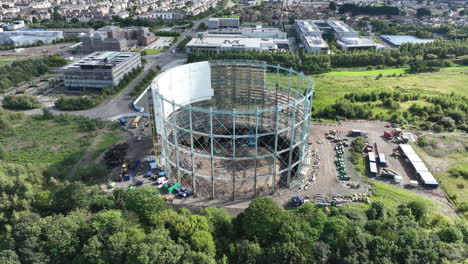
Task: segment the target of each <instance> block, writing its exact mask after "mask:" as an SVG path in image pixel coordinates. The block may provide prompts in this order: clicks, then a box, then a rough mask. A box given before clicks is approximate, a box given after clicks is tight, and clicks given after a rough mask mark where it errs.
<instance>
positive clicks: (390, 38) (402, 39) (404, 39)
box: [380, 35, 434, 47]
mask: <svg viewBox="0 0 468 264" xmlns="http://www.w3.org/2000/svg"><path fill="white" fill-rule="evenodd" d="M380 38H381V39H382V40H384V41H385V42H387V43H389V44H390V45H392V46H396V47H398V46H401V45H402V44H405V43H412V44H421V43H429V42H432V41H434V40H433V39H422V38H417V37H415V36H411V35H380Z"/></svg>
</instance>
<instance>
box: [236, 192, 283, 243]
mask: <svg viewBox="0 0 468 264" xmlns="http://www.w3.org/2000/svg"><path fill="white" fill-rule="evenodd" d="M282 216H283V211H282V209H281V208H280V207H279V206H278V204H277V203H276V202H275V201H273V200H272V199H269V198H263V197H262V198H255V199H253V200H252V202H251V203H250V205H249V207H248V208H247V209H246V210H245V212H244V215H243V217H242V220H241V221H242V223H241V225H242V230H244V232H245V235H246V237H247V238H250V239H254V238H257V239H258V241H259V242H260V243H261V244H270V243H271V242H272V241H273V239H274V237H275V236H276V233H277V231H278V229H279V226H280V225H279V224H280V223H281V218H282Z"/></svg>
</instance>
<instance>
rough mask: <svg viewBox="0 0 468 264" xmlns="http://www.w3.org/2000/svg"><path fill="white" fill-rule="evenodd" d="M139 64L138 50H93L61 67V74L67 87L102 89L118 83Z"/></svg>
mask: <svg viewBox="0 0 468 264" xmlns="http://www.w3.org/2000/svg"><path fill="white" fill-rule="evenodd" d="M140 65H141V57H140V53H138V52H94V53H92V54H90V55H88V56H86V57H85V58H83V59H81V60H80V61H77V62H74V63H71V64H69V65H67V66H65V67H63V68H62V74H63V80H64V84H65V86H66V87H67V88H95V89H96V88H97V89H104V88H109V87H112V86H116V85H118V84H119V82H120V80H122V78H123V77H124V76H125V74H127V73H129V72H130V71H132V70H133V69H136V68H137V67H138V66H140Z"/></svg>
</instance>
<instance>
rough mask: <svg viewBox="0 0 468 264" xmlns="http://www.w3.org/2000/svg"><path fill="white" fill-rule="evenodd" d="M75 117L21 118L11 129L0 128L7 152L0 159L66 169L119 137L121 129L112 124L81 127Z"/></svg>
mask: <svg viewBox="0 0 468 264" xmlns="http://www.w3.org/2000/svg"><path fill="white" fill-rule="evenodd" d="M78 119H79V118H72V117H69V118H62V119H61V118H60V117H55V118H54V119H52V120H42V119H37V118H32V117H24V119H23V120H21V121H20V122H19V123H17V124H15V125H14V126H13V127H12V128H10V129H6V130H0V145H1V146H2V148H3V149H4V150H5V152H6V156H5V158H4V159H3V160H2V162H5V163H12V164H18V165H24V164H31V165H32V166H34V167H35V168H47V167H50V166H57V165H59V166H61V167H62V168H67V166H71V165H73V164H74V163H76V162H77V161H78V160H80V159H81V158H82V157H83V156H84V155H88V156H89V155H91V156H94V157H97V156H98V155H99V154H101V153H102V152H103V151H105V150H106V149H107V148H108V147H109V146H110V145H112V144H114V143H116V142H117V141H119V140H120V139H121V138H122V135H121V132H120V130H116V129H115V128H113V126H112V125H106V127H104V128H103V129H98V130H84V129H83V123H81V122H79V120H78ZM93 162H94V160H93ZM85 165H86V164H85ZM1 167H2V165H1V163H0V168H1Z"/></svg>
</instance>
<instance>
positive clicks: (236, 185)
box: [149, 61, 313, 200]
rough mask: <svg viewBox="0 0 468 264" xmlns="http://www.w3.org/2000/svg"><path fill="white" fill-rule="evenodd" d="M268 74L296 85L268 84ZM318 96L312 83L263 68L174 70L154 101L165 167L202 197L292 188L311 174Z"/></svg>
mask: <svg viewBox="0 0 468 264" xmlns="http://www.w3.org/2000/svg"><path fill="white" fill-rule="evenodd" d="M267 74H275V75H281V76H289V78H290V84H291V85H289V86H285V85H281V84H279V83H275V82H269V81H267ZM181 76H184V78H183V79H181V78H180V77H181ZM312 94H313V83H312V81H311V80H310V79H309V78H307V77H305V76H303V75H302V74H300V73H298V72H295V71H293V70H290V69H285V68H282V67H280V66H271V65H267V64H265V63H262V62H238V61H232V62H226V61H222V62H221V61H219V62H199V63H192V64H187V65H183V66H179V67H176V68H172V69H170V70H168V71H166V72H164V73H162V74H160V75H159V76H158V77H157V78H156V79H155V80H154V81H153V83H152V85H151V89H150V95H149V96H150V97H149V98H150V99H149V102H151V103H152V104H151V105H150V111H151V112H152V115H153V116H154V118H153V119H152V121H154V127H155V128H156V130H155V131H154V132H155V134H156V136H155V138H157V142H155V146H156V148H157V149H156V151H155V152H156V153H158V154H160V155H159V157H160V158H159V166H164V167H165V170H166V172H167V175H168V179H171V180H172V181H175V182H178V183H180V184H181V185H183V186H187V187H188V188H190V189H191V190H192V191H193V193H194V194H195V195H196V196H197V197H200V198H209V199H231V200H237V199H247V198H252V197H256V196H264V195H271V194H274V193H275V192H276V191H277V190H278V189H280V188H288V187H290V186H291V184H292V182H294V181H297V180H298V179H299V178H300V177H301V175H302V174H301V172H302V171H303V170H304V168H305V167H307V166H303V162H304V161H305V160H306V159H307V155H308V138H309V135H308V131H309V129H310V111H311V108H312V101H311V100H312Z"/></svg>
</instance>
